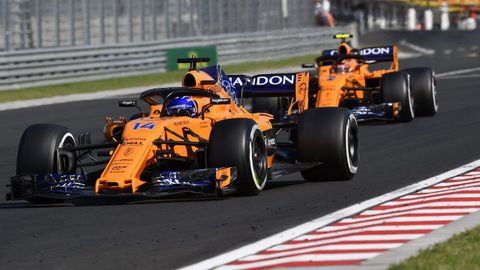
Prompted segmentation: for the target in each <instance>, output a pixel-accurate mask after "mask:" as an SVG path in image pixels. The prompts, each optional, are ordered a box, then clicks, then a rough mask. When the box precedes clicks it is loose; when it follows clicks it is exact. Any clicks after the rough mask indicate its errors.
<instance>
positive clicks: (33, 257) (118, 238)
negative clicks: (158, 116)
mask: <svg viewBox="0 0 480 270" xmlns="http://www.w3.org/2000/svg"><path fill="white" fill-rule="evenodd" d="M478 34H479V33H478V32H448V33H440V32H436V33H429V34H424V33H423V34H422V33H398V32H391V33H390V32H389V33H382V34H379V33H373V34H368V35H366V36H365V37H363V38H362V39H361V40H360V42H361V44H362V45H365V46H369V45H384V44H391V43H399V44H400V41H401V40H402V39H405V42H408V44H415V45H416V46H419V47H421V48H424V49H425V48H426V49H428V51H429V52H431V50H433V51H434V52H433V53H428V54H425V53H423V52H422V51H424V50H421V51H418V50H417V51H415V48H416V47H412V46H405V47H401V48H400V50H402V49H404V50H405V51H407V52H409V53H411V54H412V55H415V57H410V58H406V59H403V60H401V61H400V67H401V68H409V67H418V66H430V67H432V68H433V69H434V70H435V71H436V73H437V76H438V77H437V78H438V81H437V85H438V90H439V97H438V98H439V105H440V108H439V112H438V114H437V115H435V116H434V117H425V118H416V119H414V120H413V121H412V122H410V123H393V124H390V123H383V122H378V123H366V124H362V125H361V126H360V140H361V141H360V155H361V160H360V167H359V171H358V174H357V176H356V177H355V178H354V179H353V180H352V181H345V182H321V183H308V182H305V181H303V180H302V178H301V176H300V175H299V174H292V175H289V176H286V177H283V178H281V179H279V180H277V181H273V182H270V183H268V184H267V187H266V190H264V191H263V192H262V193H261V194H260V195H259V196H255V197H235V196H234V197H227V198H222V199H205V198H202V199H196V198H178V199H172V200H165V201H156V202H148V203H137V204H129V205H99V206H80V207H79V206H71V205H65V204H62V205H48V206H42V205H32V204H29V203H26V202H7V201H3V200H2V201H1V202H0V224H1V233H0V242H1V243H2V244H1V245H0V269H85V268H92V269H97V268H102V269H125V268H128V269H175V268H180V267H185V266H189V265H194V264H195V263H198V262H201V261H204V260H208V259H211V258H215V257H216V256H218V255H220V254H227V253H228V252H231V251H235V250H238V249H239V248H245V247H248V245H253V244H254V243H258V241H262V240H265V239H268V237H273V236H275V235H278V234H279V233H281V232H285V231H286V230H289V229H292V228H296V227H297V226H299V225H300V226H302V225H301V224H306V223H308V222H310V221H313V220H317V221H319V220H320V221H322V222H324V223H322V224H320V225H319V224H316V226H312V227H311V228H309V229H311V230H305V231H304V232H303V233H301V234H299V235H297V236H294V237H290V238H285V239H284V240H285V241H291V240H293V239H295V238H296V237H300V238H298V240H297V239H296V240H293V241H297V242H298V241H312V240H314V241H323V240H319V239H322V237H331V235H330V234H332V233H333V232H332V230H334V229H336V230H338V229H339V228H334V227H337V226H338V227H340V226H344V225H347V224H346V223H348V224H350V223H351V222H352V219H355V220H356V219H359V218H362V219H365V218H368V219H371V218H374V217H370V216H372V215H373V216H374V215H380V212H371V211H380V210H382V211H384V209H383V208H385V207H387V208H389V207H390V208H394V207H397V206H398V205H397V204H403V203H405V204H408V203H413V202H415V201H416V200H417V197H418V196H429V195H427V194H424V193H425V192H426V191H428V190H431V189H437V188H436V186H432V187H430V188H429V187H427V186H428V185H426V186H425V188H426V189H425V190H423V191H419V189H418V188H417V189H412V190H410V192H406V193H399V192H398V190H401V189H403V190H405V189H406V187H409V186H411V185H414V184H417V185H419V184H418V183H419V182H420V181H424V180H425V179H432V177H434V178H433V179H437V180H438V181H437V182H433V181H431V182H430V185H437V186H438V185H445V184H447V183H457V182H454V181H470V180H472V179H466V178H455V177H456V176H457V175H448V177H445V178H443V179H441V180H442V181H443V180H444V182H441V180H440V178H439V177H440V175H441V174H442V173H445V172H448V171H451V170H454V169H456V168H464V170H458V169H457V171H456V172H458V175H459V177H467V178H468V177H469V176H470V175H469V174H468V173H471V172H470V171H471V170H473V169H474V167H468V169H466V168H467V167H462V166H464V165H465V164H469V163H471V162H473V161H475V160H478V159H480V143H479V135H478V134H480V125H479V123H480V106H479V105H478V104H480V78H479V77H480V61H479V59H480V56H479V48H478V47H475V46H476V45H475V43H476V37H478ZM117 100H118V99H117V98H109V99H101V100H90V101H81V102H70V103H64V104H54V105H47V106H39V107H30V108H22V109H17V110H6V111H1V112H0V117H1V119H2V125H3V127H2V136H1V138H2V140H1V143H0V153H1V154H0V175H2V180H1V181H0V185H1V186H0V193H2V194H5V193H6V192H7V191H8V189H7V188H6V187H5V185H6V184H8V181H9V177H10V176H11V175H13V174H15V161H16V151H17V147H18V143H19V141H20V136H21V134H22V132H23V130H24V129H25V128H26V127H27V126H29V125H30V124H33V123H55V124H60V125H64V126H68V127H70V128H71V129H72V131H73V132H74V133H77V134H78V133H82V132H86V131H92V132H93V135H94V139H99V138H100V136H101V132H102V128H103V124H104V116H114V117H118V116H120V115H124V116H128V115H131V114H133V113H136V111H135V110H134V109H121V108H118V107H117ZM462 174H467V175H464V176H462ZM435 177H436V178H435ZM424 183H425V182H424ZM460 183H461V184H462V185H467V184H468V183H463V182H458V183H457V184H460ZM439 187H440V188H438V189H439V191H440V190H441V187H442V186H439ZM414 192H419V193H414ZM387 194H394V195H395V196H393V195H391V197H390V198H388V199H389V200H377V201H375V203H372V204H371V205H368V207H367V205H366V202H368V201H369V200H370V202H372V201H371V200H373V199H372V198H379V197H381V198H384V199H385V198H386V196H387ZM439 194H441V193H439ZM461 194H462V195H465V194H469V196H471V197H472V198H473V199H476V197H475V196H474V195H472V194H475V193H474V192H471V193H465V194H464V193H461ZM437 195H438V194H437ZM382 196H383V197H382ZM400 196H407V197H402V198H399V197H400ZM411 196H417V197H411ZM442 196H443V195H439V198H437V199H438V200H442V199H445V198H444V197H442ZM469 196H466V197H469ZM457 197H458V196H457ZM419 198H420V197H419ZM473 199H472V200H473ZM405 200H407V202H405ZM359 205H360V206H362V207H359ZM349 207H350V209H351V207H354V208H355V207H357V208H356V209H357V210H358V211H356V212H350V213H349V215H348V214H347V213H346V212H345V213H344V214H343V215H337V216H334V217H333V216H332V213H335V212H337V213H338V212H341V211H342V210H345V209H347V208H349ZM375 207H381V208H382V207H383V208H382V209H380V208H375ZM477 208H478V207H470V208H466V209H468V210H465V209H464V210H462V211H454V212H452V213H450V215H445V216H448V217H451V218H450V219H447V218H445V219H440V220H444V221H447V220H448V221H449V222H450V221H452V220H454V219H456V217H458V218H460V214H461V215H466V214H468V213H469V211H470V210H471V211H473V210H472V209H477ZM363 210H366V211H367V212H364V213H362V214H360V216H352V215H356V214H359V213H360V212H361V211H363ZM397 210H398V209H397ZM408 213H409V214H408V215H417V214H422V213H423V212H414V213H412V212H408ZM388 215H390V213H389V214H387V215H383V216H384V217H385V216H386V217H390V216H388ZM367 216H368V217H367ZM326 217H328V218H329V219H326ZM453 217H455V218H453ZM392 218H397V219H398V218H400V217H392ZM417 221H418V220H417ZM365 222H366V223H368V224H370V225H372V226H373V223H369V222H373V221H365ZM394 222H407V221H405V220H403V219H402V220H395V221H394ZM308 224H310V223H308ZM370 225H369V226H370ZM434 225H439V224H429V226H424V227H422V228H420V227H418V228H415V230H418V232H416V234H415V235H417V234H428V233H429V232H428V231H429V230H433V229H435V228H436V226H434ZM359 226H360V225H359ZM384 229H385V230H384ZM382 231H388V230H387V229H386V228H383V229H382ZM420 231H421V232H420ZM349 233H355V232H351V231H350V232H349ZM327 234H328V235H330V236H326V235H327ZM302 235H304V236H302ZM367 235H368V234H367ZM373 235H374V234H373ZM335 237H339V236H338V235H335ZM418 237H421V235H420V236H418ZM373 238H374V237H372V238H370V239H372V240H373ZM362 239H363V238H362ZM337 240H338V239H337ZM367 240H368V239H367ZM285 241H279V242H278V243H272V245H270V246H266V247H265V248H264V249H268V248H273V249H275V250H276V249H280V247H282V246H284V245H286V244H285V243H284V242H285ZM305 243H307V242H305ZM288 244H291V243H288ZM296 244H299V243H296ZM276 245H279V246H277V247H274V246H276ZM395 247H396V245H395V243H391V245H388V247H387V246H381V247H380V246H377V248H376V249H375V250H376V251H375V252H372V253H376V254H378V252H383V250H386V249H389V248H395ZM351 248H352V249H353V247H351ZM355 248H360V247H358V246H356V247H355ZM264 249H261V250H255V251H253V250H251V251H253V253H257V252H261V251H262V250H264ZM269 252H270V253H271V252H272V251H269ZM253 253H252V254H244V256H243V257H238V258H233V257H231V258H230V259H231V260H232V261H230V262H227V261H225V262H222V264H228V263H232V262H233V264H235V262H234V261H235V260H239V259H242V258H245V259H247V258H249V257H247V256H252V255H253ZM254 256H258V255H254ZM270 256H273V255H270ZM372 256H376V255H373V254H372ZM252 258H253V259H258V257H250V259H252ZM343 258H345V257H343ZM364 259H368V258H363V257H361V258H358V260H364ZM354 260H357V259H354ZM237 264H238V261H237ZM208 267H213V266H212V265H210V266H208Z"/></svg>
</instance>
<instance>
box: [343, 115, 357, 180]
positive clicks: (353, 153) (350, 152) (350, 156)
mask: <svg viewBox="0 0 480 270" xmlns="http://www.w3.org/2000/svg"><path fill="white" fill-rule="evenodd" d="M345 134H346V136H345V145H346V154H347V162H348V169H349V171H350V172H351V173H353V174H354V173H356V172H357V169H358V160H359V158H358V124H357V121H356V119H355V117H354V116H353V115H351V116H350V118H349V120H348V123H347V129H346V131H345Z"/></svg>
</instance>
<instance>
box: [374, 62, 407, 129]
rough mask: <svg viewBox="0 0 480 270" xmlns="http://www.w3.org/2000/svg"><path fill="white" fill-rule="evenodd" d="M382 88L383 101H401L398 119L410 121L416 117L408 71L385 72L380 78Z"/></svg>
mask: <svg viewBox="0 0 480 270" xmlns="http://www.w3.org/2000/svg"><path fill="white" fill-rule="evenodd" d="M380 89H381V90H380V92H381V96H382V101H383V102H400V106H401V110H400V112H399V115H398V117H397V120H398V121H400V122H409V121H412V120H413V118H415V110H414V97H413V94H412V91H411V87H410V76H409V75H408V73H406V72H405V71H398V72H391V73H387V74H384V75H383V76H382V79H381V80H380Z"/></svg>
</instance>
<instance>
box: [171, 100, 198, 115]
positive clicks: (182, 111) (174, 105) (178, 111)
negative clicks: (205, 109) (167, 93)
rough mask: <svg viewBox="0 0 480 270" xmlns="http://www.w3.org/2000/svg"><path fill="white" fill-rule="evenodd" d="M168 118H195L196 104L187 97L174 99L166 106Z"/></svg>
mask: <svg viewBox="0 0 480 270" xmlns="http://www.w3.org/2000/svg"><path fill="white" fill-rule="evenodd" d="M166 109H167V115H168V116H190V117H195V116H197V112H198V106H197V102H195V100H193V99H192V98H191V97H189V96H182V97H176V98H174V99H172V100H170V101H169V102H168V103H167V104H166Z"/></svg>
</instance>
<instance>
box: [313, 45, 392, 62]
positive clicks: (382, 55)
mask: <svg viewBox="0 0 480 270" xmlns="http://www.w3.org/2000/svg"><path fill="white" fill-rule="evenodd" d="M397 51H398V48H397V46H383V47H368V48H363V49H360V50H358V51H357V52H356V53H357V54H358V55H361V56H363V57H364V58H365V60H367V61H368V60H370V61H377V62H392V61H396V59H397ZM322 56H326V57H332V56H338V51H337V50H324V51H323V52H322Z"/></svg>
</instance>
